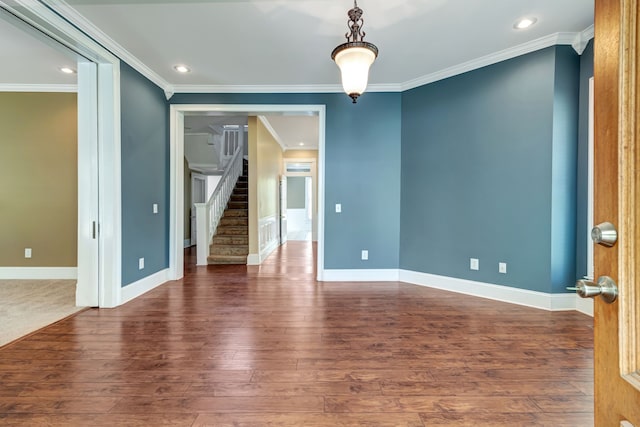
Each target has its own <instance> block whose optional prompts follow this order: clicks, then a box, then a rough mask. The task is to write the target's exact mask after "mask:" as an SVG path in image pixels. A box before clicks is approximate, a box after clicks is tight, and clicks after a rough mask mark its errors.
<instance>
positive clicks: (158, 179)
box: [120, 63, 169, 286]
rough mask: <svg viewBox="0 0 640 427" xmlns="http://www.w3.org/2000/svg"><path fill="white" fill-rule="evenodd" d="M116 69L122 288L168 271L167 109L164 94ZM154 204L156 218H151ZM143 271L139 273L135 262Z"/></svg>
mask: <svg viewBox="0 0 640 427" xmlns="http://www.w3.org/2000/svg"><path fill="white" fill-rule="evenodd" d="M121 64H122V65H121V67H120V88H121V94H120V99H121V105H120V109H121V131H122V141H121V144H122V145H121V150H122V285H123V286H126V285H128V284H131V283H133V282H135V281H137V280H139V279H142V278H144V277H147V276H149V275H151V274H153V273H156V272H158V271H161V270H163V269H165V268H167V267H168V266H169V212H168V207H169V130H168V117H169V107H168V103H167V101H166V99H165V96H164V92H163V90H162V89H160V88H159V87H157V86H156V85H155V84H153V83H152V82H150V81H149V80H147V79H146V78H145V77H143V76H142V75H141V74H139V73H138V72H137V71H135V70H134V69H133V68H131V67H130V66H128V65H127V64H125V63H121ZM154 203H157V204H158V207H159V213H158V214H156V215H154V214H153V209H152V207H153V204H154ZM139 258H144V259H145V268H144V269H143V270H139V269H138V259H139Z"/></svg>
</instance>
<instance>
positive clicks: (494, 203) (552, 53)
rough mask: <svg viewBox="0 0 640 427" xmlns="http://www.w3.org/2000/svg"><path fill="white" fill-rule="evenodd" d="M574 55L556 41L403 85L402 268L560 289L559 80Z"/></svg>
mask: <svg viewBox="0 0 640 427" xmlns="http://www.w3.org/2000/svg"><path fill="white" fill-rule="evenodd" d="M567 54H568V53H567V51H566V50H565V49H558V48H556V47H551V48H547V49H544V50H541V51H537V52H534V53H531V54H528V55H524V56H521V57H517V58H514V59H511V60H509V61H505V62H501V63H498V64H494V65H491V66H489V67H485V68H482V69H479V70H475V71H472V72H469V73H466V74H462V75H459V76H456V77H452V78H449V79H446V80H443V81H439V82H436V83H433V84H429V85H426V86H423V87H419V88H416V89H413V90H410V91H407V92H405V93H404V94H403V97H402V201H401V234H400V267H401V268H402V269H407V270H413V271H419V272H426V273H431V274H437V275H442V276H449V277H457V278H462V279H470V280H476V281H480V282H485V283H495V284H503V285H508V286H514V287H518V288H525V289H531V290H536V291H542V292H552V288H553V286H552V262H551V258H552V236H551V231H552V221H553V220H554V216H553V215H552V214H553V212H552V186H553V181H552V177H553V175H552V158H553V154H554V144H556V143H557V141H554V139H553V138H554V118H556V117H557V118H560V115H559V114H560V113H558V111H556V112H555V113H554V104H555V99H554V89H556V74H557V70H556V65H557V64H556V62H557V61H556V59H557V57H559V58H564V56H565V55H567ZM574 55H575V53H574ZM558 67H560V69H561V70H564V69H565V68H566V67H565V66H564V65H563V66H560V65H558ZM576 73H577V70H576ZM574 102H575V104H576V105H577V102H578V100H577V94H576V99H575V100H574ZM567 114H570V113H567ZM574 125H575V126H577V123H574ZM555 133H556V134H557V135H560V134H563V132H562V130H561V129H560V128H559V126H556V129H555ZM574 145H575V142H574ZM556 150H557V151H560V149H559V148H556ZM574 173H575V171H574ZM555 195H556V196H559V195H558V194H555ZM574 195H575V190H574V193H572V194H565V195H564V197H566V198H567V199H570V200H571V203H573V200H575V197H573V196H574ZM572 197H573V198H572ZM560 210H566V209H565V206H564V205H563V207H562V208H561V209H560ZM565 216H566V215H564V216H563V215H561V219H564V218H565ZM555 219H556V220H557V218H555ZM571 228H572V229H573V228H574V226H573V225H572V227H571ZM554 243H557V245H556V246H554V248H555V250H556V251H559V250H564V251H565V252H569V256H570V252H571V251H575V240H573V241H571V242H570V244H567V241H566V239H564V240H562V241H561V242H554ZM558 245H560V246H562V248H560V246H558ZM556 254H558V252H556ZM562 255H563V256H564V255H565V253H562ZM469 258H478V259H479V260H480V270H479V271H471V270H470V269H469ZM498 262H506V263H507V265H508V272H507V274H506V275H505V274H500V273H498ZM571 265H573V264H571Z"/></svg>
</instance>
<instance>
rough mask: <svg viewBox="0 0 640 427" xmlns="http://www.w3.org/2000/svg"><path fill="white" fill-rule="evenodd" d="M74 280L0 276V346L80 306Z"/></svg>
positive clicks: (76, 309) (81, 308) (69, 313)
mask: <svg viewBox="0 0 640 427" xmlns="http://www.w3.org/2000/svg"><path fill="white" fill-rule="evenodd" d="M75 301H76V281H75V280H0V346H3V345H5V344H7V343H9V342H11V341H14V340H16V339H18V338H20V337H23V336H25V335H27V334H29V333H31V332H33V331H37V330H38V329H40V328H43V327H45V326H47V325H50V324H52V323H55V322H57V321H58V320H61V319H64V318H65V317H67V316H69V315H71V314H73V313H76V312H78V311H80V310H83V307H76V305H75Z"/></svg>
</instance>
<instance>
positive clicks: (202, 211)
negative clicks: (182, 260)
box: [195, 145, 243, 265]
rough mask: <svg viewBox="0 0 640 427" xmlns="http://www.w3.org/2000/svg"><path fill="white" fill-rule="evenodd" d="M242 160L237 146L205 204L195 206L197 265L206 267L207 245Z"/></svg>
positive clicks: (216, 226)
mask: <svg viewBox="0 0 640 427" xmlns="http://www.w3.org/2000/svg"><path fill="white" fill-rule="evenodd" d="M242 160H243V156H242V145H237V146H236V149H235V152H234V154H233V156H232V157H231V160H230V161H229V163H228V165H227V168H226V169H225V171H224V173H223V174H222V178H220V181H219V182H218V185H217V186H216V188H215V190H214V191H213V194H211V198H210V199H209V201H208V202H207V203H196V204H195V207H196V229H197V237H196V246H197V249H196V253H197V256H196V258H197V259H196V264H197V265H207V257H208V256H209V245H210V244H211V240H212V239H213V236H214V235H215V234H216V229H217V228H218V224H219V223H220V218H222V215H223V214H224V210H225V208H226V207H227V203H228V202H229V199H230V198H231V193H233V189H234V187H235V186H236V182H237V181H238V177H240V175H242Z"/></svg>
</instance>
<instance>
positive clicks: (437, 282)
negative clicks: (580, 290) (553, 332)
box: [400, 270, 577, 311]
mask: <svg viewBox="0 0 640 427" xmlns="http://www.w3.org/2000/svg"><path fill="white" fill-rule="evenodd" d="M400 281H401V282H407V283H412V284H414V285H420V286H427V287H430V288H435V289H442V290H445V291H450V292H458V293H461V294H465V295H472V296H476V297H481V298H488V299H492V300H496V301H502V302H508V303H511V304H518V305H523V306H527V307H533V308H539V309H542V310H549V311H566V310H577V306H576V295H575V294H574V293H566V294H549V293H545V292H536V291H530V290H527V289H519V288H512V287H509V286H502V285H494V284H490V283H483V282H475V281H472V280H465V279H457V278H454V277H445V276H437V275H435V274H428V273H420V272H416V271H409V270H400Z"/></svg>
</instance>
